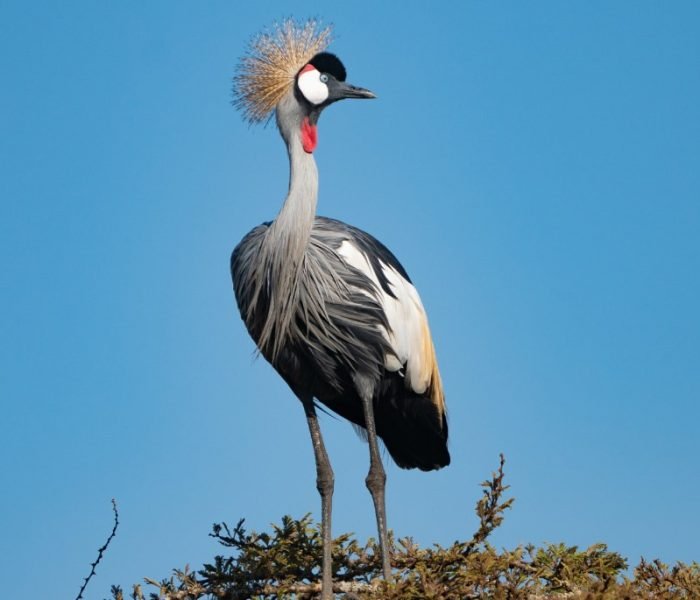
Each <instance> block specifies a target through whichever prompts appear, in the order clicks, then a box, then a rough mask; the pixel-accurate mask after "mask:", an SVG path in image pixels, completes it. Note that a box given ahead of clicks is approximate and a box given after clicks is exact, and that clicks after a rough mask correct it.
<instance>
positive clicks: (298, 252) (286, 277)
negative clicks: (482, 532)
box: [231, 20, 450, 600]
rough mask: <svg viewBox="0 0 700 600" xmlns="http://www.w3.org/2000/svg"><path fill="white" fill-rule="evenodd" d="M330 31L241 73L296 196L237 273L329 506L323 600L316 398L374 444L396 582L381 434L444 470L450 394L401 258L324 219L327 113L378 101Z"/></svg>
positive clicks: (237, 87) (268, 55)
mask: <svg viewBox="0 0 700 600" xmlns="http://www.w3.org/2000/svg"><path fill="white" fill-rule="evenodd" d="M329 41H330V28H329V27H321V26H320V25H319V24H318V23H317V22H315V21H308V22H306V23H299V22H296V21H294V20H287V21H284V22H283V23H281V24H278V25H276V26H275V27H274V28H273V29H271V30H270V31H268V32H265V33H263V34H260V35H259V36H257V37H256V38H254V39H253V41H252V42H251V43H250V47H249V49H248V53H247V54H246V55H245V56H244V57H243V58H242V60H241V62H240V64H239V67H238V72H237V75H236V77H235V78H234V104H235V105H236V106H237V107H238V108H239V109H241V110H242V111H243V114H244V117H245V118H246V119H247V120H248V121H249V122H251V123H259V122H264V121H266V120H267V119H269V118H270V117H271V115H272V114H273V112H274V114H275V117H276V122H277V127H278V128H279V131H280V133H281V135H282V138H283V140H284V142H285V144H286V146H287V153H288V155H289V163H290V179H289V190H288V193H287V197H286V199H285V201H284V203H283V205H282V208H281V210H280V211H279V213H278V215H277V217H276V218H275V220H274V221H271V222H269V223H264V224H262V225H260V226H258V227H256V228H254V229H253V230H252V231H251V232H250V233H248V234H247V235H246V236H245V237H244V238H243V240H242V241H241V242H240V244H238V246H236V248H235V250H234V251H233V255H232V257H231V275H232V278H233V287H234V291H235V295H236V300H237V302H238V308H239V310H240V313H241V317H242V318H243V321H244V322H245V325H246V328H247V329H248V332H249V333H250V335H251V336H252V338H253V340H255V343H256V344H257V347H258V349H259V350H260V353H261V354H262V355H263V356H264V357H265V358H266V359H267V360H268V361H269V362H270V363H271V364H272V366H273V367H274V368H275V369H276V370H277V372H278V373H279V374H280V375H281V376H282V378H283V379H284V380H285V381H286V382H287V384H288V385H289V387H290V388H291V389H292V391H293V392H294V394H295V395H296V396H297V397H298V398H299V400H300V401H301V404H302V406H303V408H304V413H305V415H306V420H307V423H308V427H309V432H310V433H311V441H312V444H313V450H314V457H315V459H316V473H317V479H316V485H317V488H318V491H319V493H320V495H321V503H322V538H323V564H322V598H324V600H327V599H329V598H331V595H332V580H331V497H332V495H333V481H334V479H333V478H334V476H333V471H332V469H331V465H330V462H329V460H328V455H327V453H326V449H325V447H324V444H323V438H322V437H321V430H320V428H319V424H318V420H317V417H316V402H320V403H321V404H323V405H324V406H326V407H328V408H329V409H331V410H332V411H334V412H336V413H337V414H339V415H341V416H342V417H345V418H346V419H348V420H349V421H350V422H351V423H353V424H354V425H356V426H357V427H358V428H361V430H364V431H363V433H366V438H367V441H368V442H369V456H370V468H369V474H368V475H367V479H366V484H367V487H368V488H369V491H370V493H371V495H372V500H373V502H374V507H375V512H376V518H377V527H378V531H379V544H380V548H381V553H382V567H383V573H384V577H385V578H389V576H390V569H391V566H390V555H389V548H388V539H387V526H386V514H385V499H384V486H385V481H386V475H385V472H384V468H383V466H382V461H381V457H380V454H379V446H378V442H377V438H378V437H379V438H381V439H382V440H383V442H384V444H385V446H386V449H387V450H388V452H389V454H390V455H391V457H392V458H393V460H394V461H395V462H396V464H397V465H398V466H399V467H401V468H403V469H413V468H418V469H422V470H424V471H430V470H433V469H440V468H441V467H444V466H446V465H448V464H449V462H450V455H449V452H448V450H447V420H446V414H445V398H444V394H443V390H442V384H441V380H440V373H439V370H438V365H437V361H436V357H435V350H434V347H433V342H432V339H431V335H430V330H429V328H428V320H427V317H426V313H425V310H424V308H423V305H422V303H421V300H420V297H419V296H418V292H417V291H416V289H415V288H414V287H413V284H412V283H411V280H410V279H409V277H408V274H407V273H406V271H405V270H404V268H403V267H402V266H401V264H400V263H399V261H398V260H397V259H396V257H395V256H394V255H393V254H392V253H391V252H390V251H389V250H388V249H387V248H386V247H385V246H384V245H383V244H382V243H381V242H379V241H377V240H376V239H375V238H374V237H372V236H371V235H369V234H368V233H365V232H364V231H361V230H360V229H357V228H355V227H352V226H351V225H346V224H345V223H342V222H340V221H336V220H334V219H329V218H325V217H319V216H316V203H317V194H318V172H317V170H316V163H315V161H314V156H313V153H314V150H315V148H316V144H317V140H318V120H319V117H320V115H321V113H322V112H323V110H324V109H325V108H326V107H328V106H330V105H331V104H333V103H334V102H336V101H338V100H343V99H345V98H374V97H375V96H374V94H373V93H372V92H370V91H369V90H366V89H363V88H360V87H355V86H352V85H349V84H348V83H346V81H345V77H346V72H345V67H344V66H343V64H342V63H341V61H340V60H339V59H338V58H337V57H336V56H335V55H333V54H330V53H328V52H325V48H326V47H327V45H328V43H329Z"/></svg>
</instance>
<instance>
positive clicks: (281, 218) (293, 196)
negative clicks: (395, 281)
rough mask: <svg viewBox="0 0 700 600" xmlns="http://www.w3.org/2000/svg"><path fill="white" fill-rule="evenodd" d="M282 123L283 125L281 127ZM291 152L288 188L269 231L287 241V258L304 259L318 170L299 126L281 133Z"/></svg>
mask: <svg viewBox="0 0 700 600" xmlns="http://www.w3.org/2000/svg"><path fill="white" fill-rule="evenodd" d="M281 129H282V126H281V125H280V130H281ZM282 137H283V138H284V140H285V142H286V143H287V153H288V154H289V191H288V192H287V198H286V199H285V201H284V204H283V205H282V208H281V210H280V212H279V214H278V215H277V218H276V219H275V221H274V223H273V224H272V226H271V228H270V231H269V233H268V236H269V237H272V238H274V239H275V242H276V243H284V244H285V245H287V246H288V247H287V248H285V250H286V251H287V252H290V253H291V254H287V258H288V259H292V260H293V261H294V262H297V260H301V258H302V257H303V255H304V251H305V250H306V245H307V243H308V241H309V236H310V235H311V228H312V227H313V223H314V217H315V215H316V203H317V200H318V170H317V169H316V161H315V160H314V157H313V154H309V153H307V152H305V151H304V148H303V146H302V143H301V132H300V128H299V127H298V126H297V127H294V129H293V130H292V131H288V132H282Z"/></svg>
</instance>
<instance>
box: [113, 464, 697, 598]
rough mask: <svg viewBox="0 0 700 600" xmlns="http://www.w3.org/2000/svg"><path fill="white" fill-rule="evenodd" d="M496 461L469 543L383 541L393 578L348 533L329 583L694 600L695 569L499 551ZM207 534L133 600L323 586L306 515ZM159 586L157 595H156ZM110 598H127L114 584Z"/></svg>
mask: <svg viewBox="0 0 700 600" xmlns="http://www.w3.org/2000/svg"><path fill="white" fill-rule="evenodd" d="M503 465H504V460H503V457H501V462H500V465H499V468H498V470H497V471H496V472H495V473H493V474H492V477H491V479H490V480H487V481H484V482H483V483H482V484H481V485H482V488H483V491H482V497H481V498H480V499H479V501H478V502H477V504H476V515H477V517H478V519H479V527H478V529H477V530H476V532H475V533H474V534H473V535H472V537H471V538H470V539H469V540H468V541H464V542H459V541H457V542H455V543H454V544H452V545H451V546H449V547H442V546H439V545H435V546H433V547H431V548H420V547H419V546H418V545H417V544H415V543H414V542H413V540H412V539H411V538H401V539H399V540H394V539H393V537H392V538H391V539H390V545H391V546H392V547H393V548H394V551H393V555H392V560H391V562H392V566H393V571H394V577H393V579H392V581H391V582H384V581H383V580H382V579H381V578H380V576H381V561H380V560H379V549H378V545H377V544H376V542H375V540H373V539H370V540H369V541H368V542H367V543H366V544H364V545H362V544H360V543H359V542H358V541H357V540H355V539H354V538H353V537H352V536H351V535H350V534H343V535H341V536H339V537H337V538H335V540H334V541H333V572H334V574H333V581H334V589H335V591H336V592H337V593H342V594H344V596H343V597H344V598H347V599H348V600H368V599H382V600H438V599H439V600H453V599H454V600H457V599H459V600H462V599H467V598H492V599H495V600H501V599H503V600H506V599H508V600H546V599H562V600H563V599H571V600H593V599H601V600H623V599H629V600H632V599H639V598H641V599H652V598H653V599H660V600H690V599H693V598H700V565H699V564H698V563H692V564H691V565H684V564H683V563H678V564H676V565H675V566H673V567H669V566H667V565H665V564H663V563H661V562H659V561H653V562H646V561H644V560H642V561H641V562H640V564H639V565H638V566H637V567H636V568H635V569H634V574H633V576H632V577H629V576H627V575H625V571H626V569H627V561H626V560H625V559H624V558H623V557H622V556H620V555H619V554H617V553H616V552H611V551H609V550H608V549H607V546H606V545H605V544H594V545H593V546H591V547H590V548H587V549H586V550H579V549H578V548H577V547H576V546H567V545H565V544H547V545H545V546H542V547H540V548H536V547H535V546H524V547H523V546H518V547H517V548H515V549H513V550H496V549H495V548H493V547H492V546H491V545H490V544H489V543H488V538H489V536H490V535H491V533H492V532H493V531H494V529H496V528H497V527H498V526H499V525H501V523H502V522H503V518H504V513H505V511H506V510H508V509H510V508H511V507H512V505H513V502H514V500H513V499H512V498H509V499H506V500H504V499H503V494H504V492H505V491H506V490H507V489H508V486H505V485H503V477H504V474H503ZM210 535H211V536H212V537H214V538H215V539H217V540H218V541H219V543H220V544H221V545H222V546H223V547H225V548H227V549H228V553H227V554H228V555H227V556H223V555H221V556H216V557H215V559H214V561H213V563H211V564H205V565H204V566H203V568H202V569H200V570H199V571H197V572H191V571H190V570H189V569H188V568H185V569H184V570H176V571H174V572H173V575H172V576H171V577H170V578H168V579H166V580H163V581H160V582H158V581H154V580H150V579H146V583H147V584H148V585H150V586H151V589H152V590H154V591H149V592H148V595H145V594H144V592H143V591H142V588H141V586H139V585H136V586H134V587H133V589H132V592H131V594H130V596H129V597H130V598H131V599H133V600H199V599H203V600H210V599H211V600H213V599H223V600H239V599H240V600H243V599H248V598H250V599H255V600H263V599H268V598H269V599H273V598H275V599H282V598H283V599H290V600H291V599H299V600H301V599H310V598H313V597H315V596H316V594H317V593H318V592H319V591H320V585H319V584H318V578H319V571H320V569H319V566H320V564H321V556H322V541H321V534H320V526H318V525H316V524H314V523H313V521H312V519H311V517H310V516H309V515H305V516H304V517H302V518H301V519H298V520H295V519H292V518H291V517H284V518H283V519H282V523H281V525H279V526H278V525H273V526H272V531H271V532H270V533H256V532H250V533H249V532H247V531H246V530H245V528H244V527H243V521H242V520H241V521H239V522H238V524H237V525H236V526H235V527H233V528H229V527H228V526H227V525H226V523H221V524H215V525H214V526H213V530H212V533H211V534H210ZM155 590H157V591H155ZM112 598H113V600H124V599H125V596H124V594H123V591H122V590H121V588H119V587H118V586H114V587H113V588H112Z"/></svg>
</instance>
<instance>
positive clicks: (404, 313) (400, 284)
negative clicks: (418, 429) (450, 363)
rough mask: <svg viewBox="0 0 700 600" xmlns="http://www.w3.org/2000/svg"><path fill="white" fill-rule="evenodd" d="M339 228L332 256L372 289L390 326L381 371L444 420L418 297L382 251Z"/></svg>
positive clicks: (377, 245)
mask: <svg viewBox="0 0 700 600" xmlns="http://www.w3.org/2000/svg"><path fill="white" fill-rule="evenodd" d="M329 221H330V220H329ZM335 223H337V224H338V225H340V223H339V222H335ZM336 227H337V225H336ZM343 227H344V231H343V233H342V237H343V239H342V241H341V242H340V245H339V246H338V248H337V252H338V254H339V256H340V257H341V258H342V259H343V260H344V261H345V262H346V263H347V264H349V265H350V266H352V267H354V268H355V269H357V270H358V271H360V272H361V273H362V274H364V275H365V276H366V277H367V278H368V279H369V280H370V281H371V282H372V283H373V284H374V287H375V288H376V298H377V299H378V300H379V302H380V304H381V306H382V309H383V310H384V313H385V315H386V318H387V321H388V324H389V330H388V331H384V332H383V334H384V336H385V338H386V340H387V341H388V343H389V345H390V347H391V348H392V350H393V352H392V353H391V354H387V355H386V356H385V364H384V366H385V367H386V369H387V370H388V371H392V372H398V373H399V374H401V375H403V377H404V382H405V385H406V387H407V388H409V389H411V390H412V391H413V392H414V393H416V394H419V395H423V396H426V397H428V398H430V400H432V402H433V403H434V405H435V406H436V407H437V408H438V410H439V411H440V412H441V413H442V414H444V410H445V399H444V393H443V390H442V382H441V379H440V371H439V369H438V364H437V358H436V356H435V347H434V345H433V341H432V337H431V335H430V327H429V326H428V317H427V315H426V312H425V308H423V303H422V302H421V299H420V296H419V295H418V291H417V290H416V288H415V287H414V286H413V284H412V283H411V280H410V278H409V276H408V274H407V273H406V271H405V269H404V268H403V267H402V266H401V263H399V261H398V260H397V259H396V257H395V256H394V255H393V254H392V253H391V252H390V251H389V250H388V249H387V248H386V246H384V245H383V244H382V243H381V242H379V241H378V240H377V239H375V238H374V237H372V236H371V235H369V234H368V233H365V232H364V231H361V230H359V229H356V228H354V227H351V226H349V225H345V224H343Z"/></svg>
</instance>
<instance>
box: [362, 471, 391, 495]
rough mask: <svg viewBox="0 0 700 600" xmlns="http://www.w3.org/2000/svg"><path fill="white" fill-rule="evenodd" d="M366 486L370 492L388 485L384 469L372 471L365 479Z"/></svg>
mask: <svg viewBox="0 0 700 600" xmlns="http://www.w3.org/2000/svg"><path fill="white" fill-rule="evenodd" d="M365 484H366V485H367V488H368V489H369V490H370V491H373V490H376V489H381V488H383V487H384V485H385V484H386V473H384V469H381V470H380V469H377V470H371V471H370V472H369V474H368V475H367V478H366V479H365Z"/></svg>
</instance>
